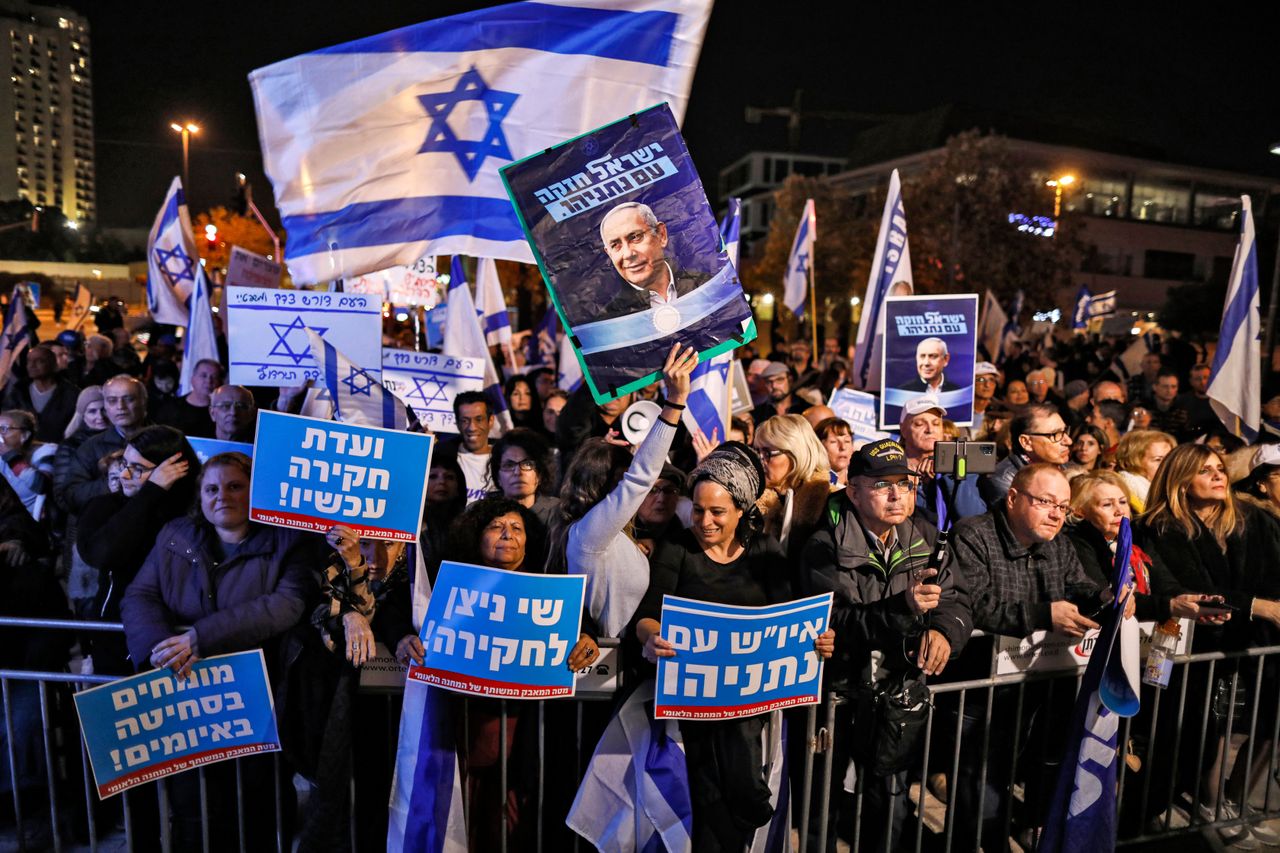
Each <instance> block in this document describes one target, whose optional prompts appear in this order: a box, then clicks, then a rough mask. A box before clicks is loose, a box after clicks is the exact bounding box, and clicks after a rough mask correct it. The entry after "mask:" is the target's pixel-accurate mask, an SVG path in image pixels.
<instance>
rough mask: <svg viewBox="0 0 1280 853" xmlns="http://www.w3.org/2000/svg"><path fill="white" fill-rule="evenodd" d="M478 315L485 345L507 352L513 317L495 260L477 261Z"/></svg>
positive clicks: (484, 259) (483, 259) (481, 259)
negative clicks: (508, 310) (499, 278)
mask: <svg viewBox="0 0 1280 853" xmlns="http://www.w3.org/2000/svg"><path fill="white" fill-rule="evenodd" d="M476 313H477V314H479V315H480V325H481V327H482V328H483V329H484V340H485V343H487V344H488V345H489V346H491V347H502V350H503V352H506V351H507V350H508V349H509V348H510V347H511V315H509V314H508V313H507V300H506V298H505V297H504V296H503V295H502V282H501V281H499V280H498V265H497V264H496V263H494V262H493V258H480V259H479V260H478V261H476Z"/></svg>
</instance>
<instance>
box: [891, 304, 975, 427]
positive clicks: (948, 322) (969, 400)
mask: <svg viewBox="0 0 1280 853" xmlns="http://www.w3.org/2000/svg"><path fill="white" fill-rule="evenodd" d="M884 311H885V325H884V355H883V364H882V365H881V370H880V377H881V383H882V384H881V389H880V428H881V429H895V430H896V429H897V428H898V425H899V424H900V423H901V420H902V407H903V406H905V405H906V404H907V403H909V402H910V401H912V400H915V399H917V398H919V397H930V398H932V399H933V400H935V401H936V402H937V403H938V404H939V405H940V406H941V407H942V408H943V409H945V410H946V412H947V413H946V415H945V416H944V417H945V418H946V419H947V420H949V421H952V422H953V423H955V424H956V425H957V426H969V425H970V424H972V423H973V366H974V360H975V352H976V351H977V329H978V295H977V294H976V293H966V294H961V295H959V296H891V297H888V298H887V299H885V301H884Z"/></svg>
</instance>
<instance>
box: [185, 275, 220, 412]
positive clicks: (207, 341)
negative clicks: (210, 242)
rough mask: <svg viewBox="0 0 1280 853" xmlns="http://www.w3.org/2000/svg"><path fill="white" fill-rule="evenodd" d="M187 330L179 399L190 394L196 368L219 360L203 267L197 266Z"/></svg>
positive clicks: (207, 281) (207, 285) (207, 280)
mask: <svg viewBox="0 0 1280 853" xmlns="http://www.w3.org/2000/svg"><path fill="white" fill-rule="evenodd" d="M190 309H191V310H190V311H188V312H187V315H188V316H187V330H186V332H185V333H184V334H183V335H182V374H181V375H180V376H179V377H178V396H179V397H185V396H186V395H188V394H190V393H191V377H192V376H193V375H194V374H195V372H196V365H197V364H199V363H200V362H201V361H203V360H205V359H210V360H212V361H218V339H217V336H216V335H215V333H214V331H213V309H212V306H211V305H210V304H209V279H208V278H206V277H205V274H204V267H202V266H200V265H199V264H197V265H196V286H195V289H194V290H192V291H191V299H190Z"/></svg>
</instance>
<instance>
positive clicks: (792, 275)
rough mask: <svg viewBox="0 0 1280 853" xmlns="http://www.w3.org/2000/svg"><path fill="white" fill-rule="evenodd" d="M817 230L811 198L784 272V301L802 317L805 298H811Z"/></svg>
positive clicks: (801, 219) (802, 217)
mask: <svg viewBox="0 0 1280 853" xmlns="http://www.w3.org/2000/svg"><path fill="white" fill-rule="evenodd" d="M817 230H818V222H817V216H816V215H815V214H814V211H813V199H809V200H808V201H806V202H805V203H804V212H803V213H801V214H800V224H799V225H797V226H796V236H795V239H794V240H792V241H791V252H790V254H788V255H787V269H786V272H784V273H783V274H782V302H783V304H784V305H786V306H787V307H788V308H790V309H791V310H792V311H794V312H795V313H796V315H797V316H801V317H803V316H804V303H805V300H807V299H808V298H809V269H810V267H811V265H812V264H813V241H814V237H815V234H816V232H817Z"/></svg>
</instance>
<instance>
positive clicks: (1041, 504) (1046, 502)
mask: <svg viewBox="0 0 1280 853" xmlns="http://www.w3.org/2000/svg"><path fill="white" fill-rule="evenodd" d="M1022 496H1023V497H1025V498H1026V499H1027V500H1029V501H1031V505H1032V506H1034V507H1037V508H1038V509H1042V510H1044V511H1045V512H1052V511H1053V510H1055V509H1056V510H1057V511H1058V512H1060V513H1062V514H1063V515H1066V514H1067V513H1068V512H1070V511H1071V504H1069V503H1063V504H1060V503H1057V502H1056V501H1054V499H1053V498H1038V497H1036V496H1035V495H1029V494H1027V493H1026V492H1022Z"/></svg>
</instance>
